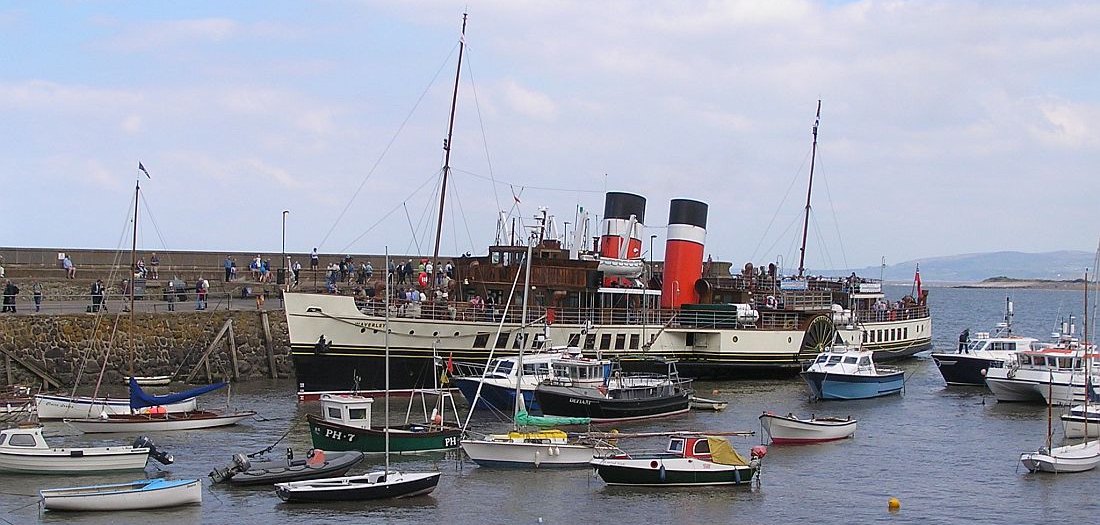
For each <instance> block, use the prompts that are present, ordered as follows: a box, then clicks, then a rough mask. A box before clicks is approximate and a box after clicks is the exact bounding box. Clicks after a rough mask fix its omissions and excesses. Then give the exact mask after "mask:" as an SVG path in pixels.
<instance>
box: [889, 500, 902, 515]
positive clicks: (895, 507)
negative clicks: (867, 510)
mask: <svg viewBox="0 0 1100 525" xmlns="http://www.w3.org/2000/svg"><path fill="white" fill-rule="evenodd" d="M886 508H888V509H890V512H897V511H899V510H901V501H900V500H898V499H897V498H890V501H888V502H886Z"/></svg>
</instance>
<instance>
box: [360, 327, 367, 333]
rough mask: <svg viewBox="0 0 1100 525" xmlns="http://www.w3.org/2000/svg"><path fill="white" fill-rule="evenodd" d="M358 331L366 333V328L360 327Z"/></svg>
mask: <svg viewBox="0 0 1100 525" xmlns="http://www.w3.org/2000/svg"><path fill="white" fill-rule="evenodd" d="M359 333H361V334H365V333H367V329H366V328H360V329H359Z"/></svg>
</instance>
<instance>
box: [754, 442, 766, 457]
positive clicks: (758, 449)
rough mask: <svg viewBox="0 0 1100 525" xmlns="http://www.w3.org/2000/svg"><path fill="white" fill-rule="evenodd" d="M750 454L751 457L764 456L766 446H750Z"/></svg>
mask: <svg viewBox="0 0 1100 525" xmlns="http://www.w3.org/2000/svg"><path fill="white" fill-rule="evenodd" d="M751 454H752V457H753V458H757V459H759V458H763V457H764V456H767V455H768V447H765V446H764V445H757V446H755V447H752V452H751Z"/></svg>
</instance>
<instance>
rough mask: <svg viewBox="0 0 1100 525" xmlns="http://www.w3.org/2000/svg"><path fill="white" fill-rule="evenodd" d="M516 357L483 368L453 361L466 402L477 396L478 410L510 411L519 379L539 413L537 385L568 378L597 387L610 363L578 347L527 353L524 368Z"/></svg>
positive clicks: (526, 399) (527, 400)
mask: <svg viewBox="0 0 1100 525" xmlns="http://www.w3.org/2000/svg"><path fill="white" fill-rule="evenodd" d="M517 360H518V359H517V357H516V356H508V357H501V358H495V359H493V360H492V361H489V364H488V365H486V366H484V367H480V366H478V365H477V364H473V363H454V369H455V375H454V376H453V377H452V381H453V382H454V384H455V386H457V387H458V389H459V391H461V392H462V395H463V397H465V398H466V401H467V402H473V400H474V398H475V397H477V398H478V402H477V406H475V407H474V408H475V409H486V408H489V409H493V410H496V411H498V412H502V413H508V412H510V411H511V410H512V408H513V407H514V406H515V403H516V382H517V381H518V382H519V383H520V386H519V390H520V392H521V393H522V395H523V403H524V406H526V407H527V410H528V411H529V412H531V413H532V414H537V413H540V412H541V408H540V407H539V405H538V400H536V399H535V387H536V386H538V384H539V383H541V382H543V381H546V380H549V379H555V378H562V377H565V378H567V379H569V380H570V381H572V382H574V383H578V384H585V385H589V386H592V387H595V386H597V385H600V384H603V382H604V378H605V377H606V376H607V372H608V370H609V369H610V366H611V363H610V361H608V360H598V359H589V358H586V357H584V356H583V355H582V354H581V350H580V349H579V348H576V347H567V348H553V349H550V350H548V351H545V352H536V353H534V354H533V355H525V356H523V370H519V369H518V368H519V367H518V366H516V365H517ZM562 374H567V375H565V376H563V375H562ZM568 374H571V375H568ZM479 388H480V390H481V393H480V397H478V389H479Z"/></svg>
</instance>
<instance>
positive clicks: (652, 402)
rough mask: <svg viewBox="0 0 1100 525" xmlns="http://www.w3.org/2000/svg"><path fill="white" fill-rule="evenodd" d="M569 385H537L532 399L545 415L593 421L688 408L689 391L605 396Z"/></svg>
mask: <svg viewBox="0 0 1100 525" xmlns="http://www.w3.org/2000/svg"><path fill="white" fill-rule="evenodd" d="M585 390H590V389H577V388H569V387H554V386H549V387H548V386H539V388H536V389H535V398H536V399H538V401H539V406H541V407H542V413H543V414H545V415H548V416H560V417H588V418H592V420H593V421H629V420H634V419H647V418H654V417H664V416H671V415H674V414H682V413H684V412H687V411H688V408H689V402H690V393H689V392H687V391H680V392H677V393H675V394H672V395H667V396H661V397H652V398H644V399H608V398H605V397H602V396H600V395H599V394H598V392H594V393H591V394H589V393H585V392H584V391H585Z"/></svg>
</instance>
